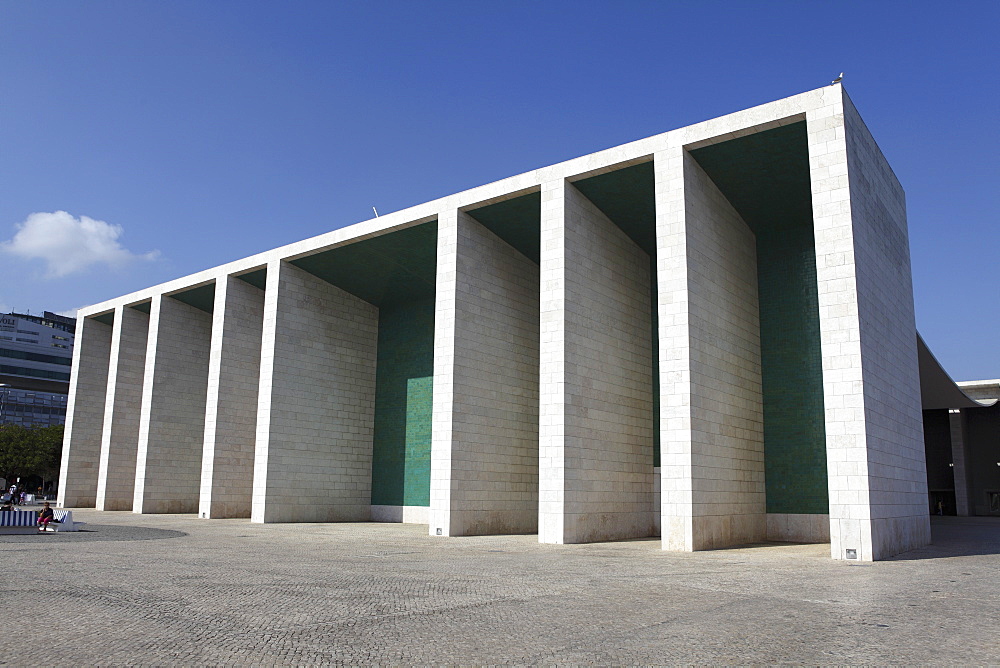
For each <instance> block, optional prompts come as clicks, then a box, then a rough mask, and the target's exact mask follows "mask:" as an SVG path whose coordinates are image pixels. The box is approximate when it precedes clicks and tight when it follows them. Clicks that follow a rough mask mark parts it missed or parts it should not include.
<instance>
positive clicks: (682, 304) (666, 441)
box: [653, 146, 694, 551]
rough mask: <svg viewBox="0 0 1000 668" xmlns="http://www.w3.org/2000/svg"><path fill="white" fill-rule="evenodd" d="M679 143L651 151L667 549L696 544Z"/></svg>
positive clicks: (663, 524)
mask: <svg viewBox="0 0 1000 668" xmlns="http://www.w3.org/2000/svg"><path fill="white" fill-rule="evenodd" d="M688 159H690V156H688V155H687V153H686V152H685V151H684V149H683V147H681V146H676V147H672V148H669V149H666V150H663V151H658V152H657V153H655V154H654V155H653V170H654V187H655V197H656V266H657V286H658V297H657V311H658V322H659V350H658V355H659V369H660V424H659V425H658V426H659V429H660V535H661V541H662V545H663V549H664V550H676V551H690V550H693V549H694V488H693V471H692V457H691V453H692V432H691V424H692V416H691V345H690V339H689V336H688V330H689V321H690V314H689V305H688V302H689V296H690V295H689V291H688V262H689V258H688V255H687V245H688V243H687V233H686V220H687V219H686V216H685V209H686V206H685V199H684V197H685V187H684V186H685V182H684V179H685V161H686V160H688Z"/></svg>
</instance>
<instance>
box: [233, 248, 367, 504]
mask: <svg viewBox="0 0 1000 668" xmlns="http://www.w3.org/2000/svg"><path fill="white" fill-rule="evenodd" d="M263 323H264V325H263V337H262V346H261V372H260V392H259V402H258V409H257V441H256V456H255V462H254V486H253V509H252V514H251V519H252V521H254V522H336V521H342V522H358V521H366V520H368V519H369V517H370V507H371V468H372V434H373V430H374V413H375V361H376V347H377V341H378V338H377V337H378V309H377V308H376V307H374V306H372V305H371V304H369V303H368V302H365V301H363V300H361V299H358V298H357V297H355V296H353V295H351V294H349V293H347V292H344V291H343V290H341V289H339V288H337V287H334V286H333V285H330V284H329V283H327V282H325V281H323V280H322V279H319V278H317V277H316V276H313V275H312V274H310V273H308V272H306V271H304V270H302V269H300V268H298V267H296V266H294V265H291V264H288V263H286V262H283V261H280V260H277V261H273V262H271V263H269V264H268V268H267V290H266V293H265V297H264V315H263Z"/></svg>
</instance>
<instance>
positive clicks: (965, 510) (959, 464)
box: [948, 408, 971, 517]
mask: <svg viewBox="0 0 1000 668" xmlns="http://www.w3.org/2000/svg"><path fill="white" fill-rule="evenodd" d="M948 423H949V425H950V426H951V462H952V469H951V473H952V476H953V477H954V478H955V514H956V515H958V516H959V517H968V516H969V515H970V514H971V513H970V512H969V468H968V466H967V465H966V461H967V460H966V457H965V413H964V412H963V411H961V410H959V409H957V408H953V409H951V410H949V411H948Z"/></svg>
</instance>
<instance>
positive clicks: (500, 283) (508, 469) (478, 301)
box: [429, 211, 538, 536]
mask: <svg viewBox="0 0 1000 668" xmlns="http://www.w3.org/2000/svg"><path fill="white" fill-rule="evenodd" d="M434 322H435V337H434V338H435V344H434V347H435V350H434V418H433V429H432V436H431V441H432V450H431V510H430V514H429V530H430V533H431V535H445V536H468V535H482V534H508V533H534V532H535V531H537V527H538V267H537V266H536V265H535V264H534V263H533V262H532V261H531V260H529V259H527V258H526V257H524V256H523V255H521V254H520V253H519V252H517V251H516V250H514V249H513V248H512V247H511V246H509V245H508V244H507V243H505V242H504V241H502V240H500V239H499V238H498V237H497V236H496V235H494V234H493V233H492V232H490V231H489V230H487V229H486V228H485V227H483V226H482V225H480V224H479V223H478V222H477V221H475V220H474V219H472V218H471V217H470V216H469V215H467V214H465V213H463V212H457V211H450V212H447V213H445V214H442V215H441V217H440V218H439V221H438V283H437V303H436V310H435V321H434ZM439 531H440V534H438V532H439Z"/></svg>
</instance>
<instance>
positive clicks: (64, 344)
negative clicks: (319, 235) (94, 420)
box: [0, 311, 76, 427]
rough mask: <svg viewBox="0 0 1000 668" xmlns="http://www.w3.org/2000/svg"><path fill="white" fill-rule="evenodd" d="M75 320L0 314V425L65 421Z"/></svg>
mask: <svg viewBox="0 0 1000 668" xmlns="http://www.w3.org/2000/svg"><path fill="white" fill-rule="evenodd" d="M75 331H76V319H75V318H68V317H66V316H61V315H58V314H56V313H50V312H49V311H45V313H44V315H42V316H35V315H30V314H24V313H8V314H4V315H0V424H9V423H12V424H19V425H22V426H26V427H28V426H50V425H58V424H63V423H64V422H65V421H66V402H67V394H68V392H69V378H70V366H71V364H72V359H73V338H74V334H75Z"/></svg>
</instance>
